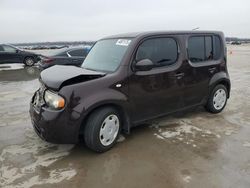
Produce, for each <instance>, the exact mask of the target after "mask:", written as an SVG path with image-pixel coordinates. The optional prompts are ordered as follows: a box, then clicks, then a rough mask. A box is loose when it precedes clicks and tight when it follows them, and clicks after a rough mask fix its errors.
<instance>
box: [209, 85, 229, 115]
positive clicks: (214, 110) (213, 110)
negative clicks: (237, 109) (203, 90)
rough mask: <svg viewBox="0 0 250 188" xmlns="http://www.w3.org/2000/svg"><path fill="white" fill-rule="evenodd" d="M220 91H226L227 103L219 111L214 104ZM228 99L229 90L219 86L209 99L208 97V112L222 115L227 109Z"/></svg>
mask: <svg viewBox="0 0 250 188" xmlns="http://www.w3.org/2000/svg"><path fill="white" fill-rule="evenodd" d="M218 90H224V91H225V93H226V101H225V103H224V105H223V106H222V107H221V108H219V109H218V108H216V107H215V104H214V97H215V93H216V92H217V91H218ZM227 98H228V91H227V88H226V87H225V86H224V85H222V84H219V85H217V86H215V87H214V89H213V90H212V92H211V93H210V95H209V97H208V101H207V104H206V106H205V108H206V110H207V111H208V112H211V113H214V114H217V113H220V112H221V111H222V110H223V109H224V108H225V106H226V104H227Z"/></svg>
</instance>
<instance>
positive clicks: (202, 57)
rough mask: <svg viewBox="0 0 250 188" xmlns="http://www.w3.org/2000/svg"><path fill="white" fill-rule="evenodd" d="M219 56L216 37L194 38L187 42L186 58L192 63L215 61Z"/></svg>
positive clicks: (219, 51)
mask: <svg viewBox="0 0 250 188" xmlns="http://www.w3.org/2000/svg"><path fill="white" fill-rule="evenodd" d="M220 55H221V41H220V38H219V37H218V36H194V37H190V38H189V40H188V57H189V60H190V61H191V62H193V63H197V62H205V61H209V60H217V59H219V58H220Z"/></svg>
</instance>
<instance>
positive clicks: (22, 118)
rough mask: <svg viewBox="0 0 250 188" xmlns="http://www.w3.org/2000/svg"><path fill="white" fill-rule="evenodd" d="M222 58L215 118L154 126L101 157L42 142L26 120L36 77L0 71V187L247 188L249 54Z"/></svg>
mask: <svg viewBox="0 0 250 188" xmlns="http://www.w3.org/2000/svg"><path fill="white" fill-rule="evenodd" d="M228 51H229V52H230V51H232V54H229V55H228V60H229V62H228V65H229V72H230V76H231V81H232V91H231V98H230V100H229V101H228V104H227V106H226V108H225V109H224V111H223V112H222V113H220V114H217V115H213V114H209V113H207V112H206V111H205V110H204V109H203V108H198V109H196V110H193V111H192V112H186V113H181V114H178V115H175V116H171V117H166V118H162V119H160V120H155V121H154V122H153V123H152V124H150V125H146V126H140V127H137V128H135V129H133V130H132V133H131V134H130V135H125V137H124V136H122V137H121V138H120V141H119V143H118V144H117V145H116V146H115V147H114V148H113V149H112V150H110V151H108V152H106V153H103V154H96V153H93V152H91V151H89V150H88V149H86V148H85V147H84V146H83V145H77V146H74V145H55V144H50V143H46V142H44V141H42V140H41V139H40V138H39V137H38V136H37V135H36V134H35V133H34V131H33V129H32V126H31V123H30V119H29V115H28V108H29V100H30V98H31V96H32V94H33V92H34V91H35V90H36V89H37V88H38V81H37V79H36V78H37V76H38V75H39V71H38V70H37V69H36V68H34V69H30V70H27V68H26V69H23V68H22V67H20V65H18V66H19V68H16V67H14V68H10V69H9V70H8V68H6V67H5V68H2V69H1V68H0V187H9V188H12V187H18V188H19V187H72V188H74V187H110V188H112V187H114V188H117V187H121V188H122V187H124V188H125V187H136V188H140V187H143V188H145V187H164V188H165V187H171V188H182V187H183V188H191V187H192V188H200V187H203V188H212V187H214V188H230V187H232V188H235V187H240V188H248V187H250V116H249V115H250V109H249V108H250V100H249V96H250V46H229V47H228ZM3 69H7V70H3Z"/></svg>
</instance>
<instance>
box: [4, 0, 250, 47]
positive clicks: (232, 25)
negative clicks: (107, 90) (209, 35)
mask: <svg viewBox="0 0 250 188" xmlns="http://www.w3.org/2000/svg"><path fill="white" fill-rule="evenodd" d="M196 27H200V29H201V30H222V31H224V33H225V34H226V36H236V37H248V38H250V0H237V1H235V0H206V1H205V0H88V1H87V0H71V1H70V0H0V43H16V42H46V41H77V40H97V39H99V38H102V37H104V36H107V35H112V34H118V33H126V32H135V31H148V30H191V29H193V28H196Z"/></svg>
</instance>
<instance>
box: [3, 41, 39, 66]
mask: <svg viewBox="0 0 250 188" xmlns="http://www.w3.org/2000/svg"><path fill="white" fill-rule="evenodd" d="M38 60H39V58H38V55H37V54H34V53H31V52H27V51H24V50H21V49H19V48H17V47H15V46H12V45H8V44H2V45H1V44H0V64H2V63H24V64H25V65H27V66H32V65H34V64H35V63H36V62H37V61H38Z"/></svg>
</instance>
